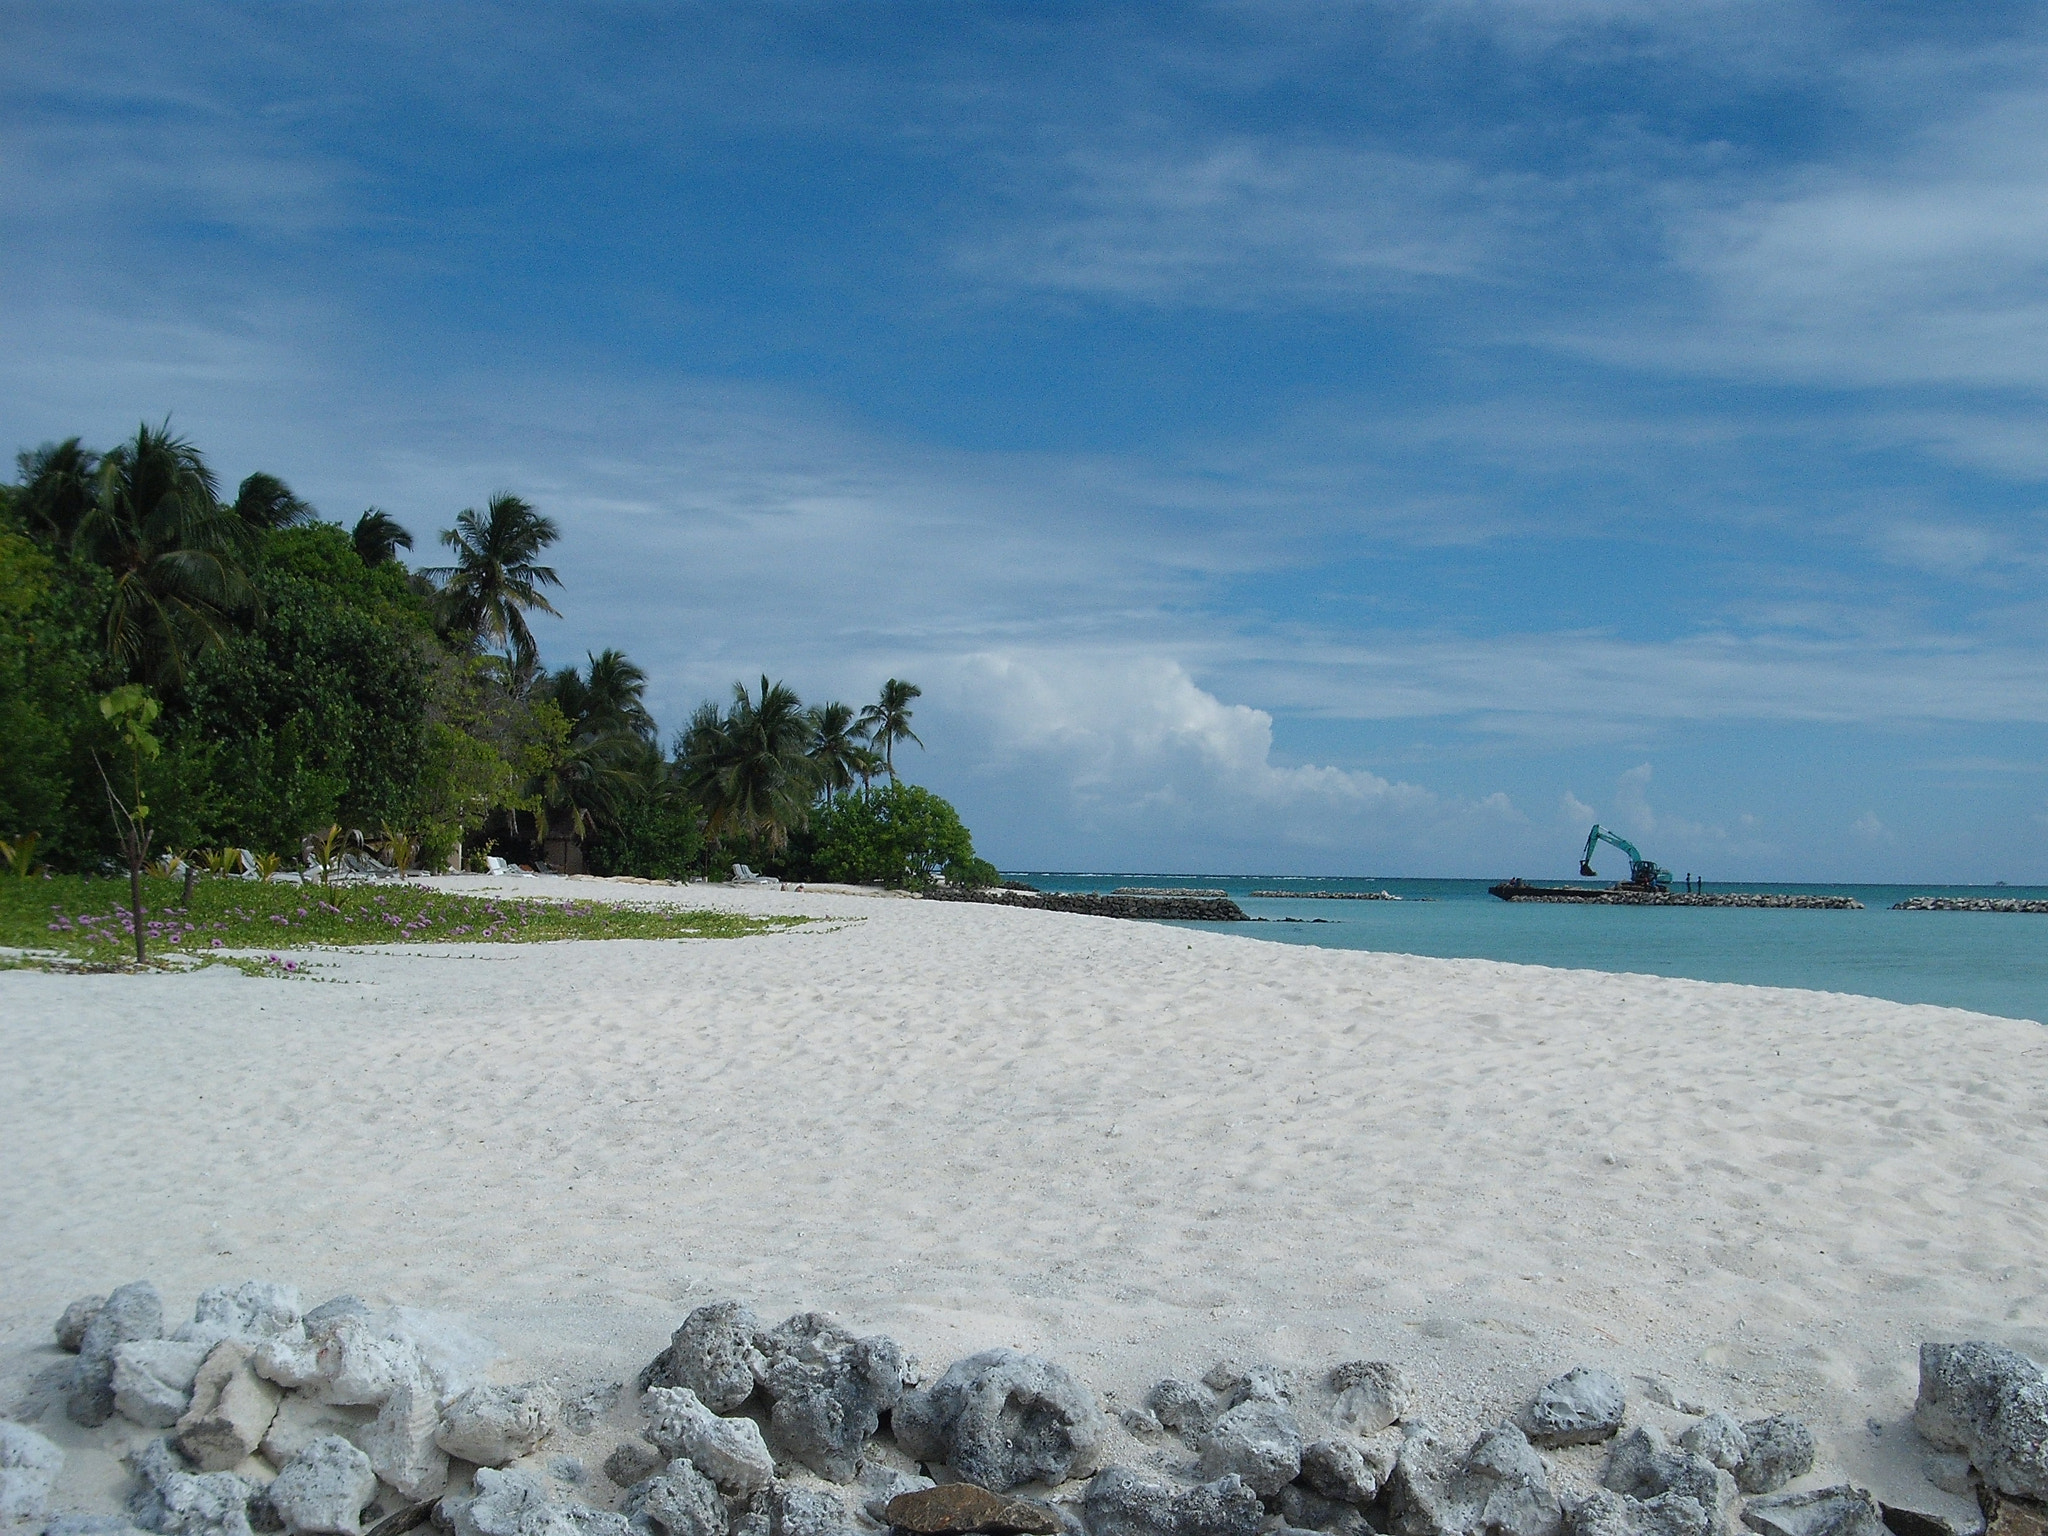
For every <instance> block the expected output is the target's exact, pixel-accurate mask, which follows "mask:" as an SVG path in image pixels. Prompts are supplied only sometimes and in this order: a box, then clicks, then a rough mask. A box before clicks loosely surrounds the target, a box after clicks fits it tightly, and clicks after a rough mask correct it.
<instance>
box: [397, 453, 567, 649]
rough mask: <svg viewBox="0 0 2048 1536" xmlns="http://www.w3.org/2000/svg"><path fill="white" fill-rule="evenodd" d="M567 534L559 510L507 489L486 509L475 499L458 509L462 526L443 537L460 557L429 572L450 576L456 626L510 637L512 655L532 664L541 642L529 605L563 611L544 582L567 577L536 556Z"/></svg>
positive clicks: (481, 636) (445, 591)
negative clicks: (531, 625)
mask: <svg viewBox="0 0 2048 1536" xmlns="http://www.w3.org/2000/svg"><path fill="white" fill-rule="evenodd" d="M561 536H562V535H561V530H560V529H559V528H557V527H556V526H555V521H554V519H553V518H550V517H542V516H541V515H540V513H538V512H536V511H534V510H533V508H532V507H530V506H528V505H527V504H526V503H525V502H524V501H521V500H520V499H519V498H518V497H517V496H513V495H510V494H508V493H505V492H500V493H499V494H498V495H496V496H493V497H492V498H491V499H490V502H489V504H488V505H487V507H486V508H485V510H484V511H483V512H482V513H479V512H477V511H476V509H475V508H473V507H472V508H468V509H466V510H464V511H463V512H461V513H460V514H458V515H457V517H456V519H455V526H454V527H453V528H447V529H443V530H442V533H441V542H442V543H443V544H445V545H447V546H448V547H449V548H450V549H452V550H454V551H455V564H453V565H450V566H441V567H439V568H437V569H435V570H431V571H428V572H427V573H426V574H427V575H429V576H432V577H436V578H438V579H439V580H440V581H441V583H442V586H441V595H442V601H443V603H444V604H445V605H446V611H447V618H448V623H449V625H450V627H451V628H453V629H455V630H456V631H458V632H460V633H463V634H467V635H473V636H475V637H476V639H477V640H479V641H493V642H495V643H497V644H499V645H502V646H503V647H504V648H505V656H506V660H507V661H508V662H518V661H525V662H527V663H528V664H529V665H530V664H531V662H532V660H533V657H534V655H535V653H536V651H537V650H538V647H537V646H536V645H535V644H534V639H533V631H532V630H530V629H528V628H527V627H526V610H527V609H529V608H538V609H539V610H540V611H541V612H542V613H555V609H554V605H553V604H551V603H550V602H549V601H548V600H547V599H546V598H545V597H543V596H542V595H541V591H540V589H541V588H542V587H559V586H560V585H561V584H562V581H561V578H560V577H559V576H557V575H556V574H555V573H554V571H553V570H552V569H550V568H549V567H548V566H545V565H536V564H534V561H535V559H536V558H537V557H538V556H539V555H540V553H541V551H542V550H544V549H546V548H547V547H548V546H549V545H550V544H552V543H554V542H555V540H556V539H558V538H560V537H561ZM555 617H557V618H560V617H561V615H560V614H558V613H555ZM514 670H515V671H516V670H517V668H516V667H515V668H514Z"/></svg>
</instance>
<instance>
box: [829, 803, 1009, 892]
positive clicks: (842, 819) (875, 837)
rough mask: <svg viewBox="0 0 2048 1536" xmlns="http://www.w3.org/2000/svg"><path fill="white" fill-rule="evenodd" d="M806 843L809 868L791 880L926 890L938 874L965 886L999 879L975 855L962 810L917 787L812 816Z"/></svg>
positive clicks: (834, 806) (832, 805)
mask: <svg viewBox="0 0 2048 1536" xmlns="http://www.w3.org/2000/svg"><path fill="white" fill-rule="evenodd" d="M811 843H812V847H811V853H810V865H811V867H810V869H809V870H807V871H803V872H801V873H799V874H797V876H796V878H812V879H819V880H839V881H847V882H852V883H860V884H870V883H873V882H876V881H879V882H880V883H882V884H883V885H889V886H917V885H929V884H931V883H932V880H933V878H934V877H935V876H938V875H944V876H945V877H946V879H947V880H949V881H951V880H959V881H961V882H962V883H964V884H990V883H993V881H994V880H995V879H996V878H997V876H996V872H995V870H994V869H993V868H992V867H991V866H990V865H989V864H988V863H987V862H986V861H985V860H982V859H979V858H976V857H975V853H974V841H973V839H972V838H971V837H970V836H969V835H968V831H967V828H966V827H964V826H962V825H961V823H960V813H959V812H958V811H956V810H954V809H953V807H952V806H951V805H949V804H947V803H946V802H945V801H944V800H942V799H940V798H939V797H938V796H937V795H935V794H933V793H932V792H931V791H930V790H928V789H925V788H923V787H921V786H919V785H916V784H901V783H894V784H889V785H886V786H884V787H883V788H881V789H877V790H872V791H870V792H869V793H867V794H865V795H849V796H847V797H846V798H845V799H843V800H840V801H837V802H836V803H834V804H831V805H828V806H825V807H824V808H823V809H822V810H819V811H816V812H813V813H812V816H811Z"/></svg>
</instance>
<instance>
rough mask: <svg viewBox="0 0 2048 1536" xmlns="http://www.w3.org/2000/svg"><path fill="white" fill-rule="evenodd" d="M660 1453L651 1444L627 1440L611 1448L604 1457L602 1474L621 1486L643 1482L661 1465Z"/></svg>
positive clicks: (658, 1469) (626, 1486) (627, 1486)
mask: <svg viewBox="0 0 2048 1536" xmlns="http://www.w3.org/2000/svg"><path fill="white" fill-rule="evenodd" d="M662 1459H663V1458H662V1454H661V1452H659V1451H657V1450H656V1449H655V1448H654V1447H653V1446H651V1445H646V1444H643V1443H641V1442H640V1441H638V1440H628V1441H626V1442H624V1443H623V1444H621V1445H617V1446H614V1447H613V1448H612V1453H611V1455H609V1456H607V1457H605V1459H604V1475H605V1476H606V1477H608V1478H610V1479H611V1480H612V1481H613V1482H614V1483H616V1484H617V1485H618V1486H619V1487H621V1488H630V1487H632V1486H633V1485H634V1484H635V1483H640V1482H645V1481H646V1480H647V1479H648V1478H650V1477H652V1476H654V1474H655V1473H657V1472H659V1471H660V1470H661V1467H662Z"/></svg>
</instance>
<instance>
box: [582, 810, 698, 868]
mask: <svg viewBox="0 0 2048 1536" xmlns="http://www.w3.org/2000/svg"><path fill="white" fill-rule="evenodd" d="M698 820H699V816H698V811H697V807H696V806H695V805H693V804H691V803H690V802H689V801H688V800H685V799H683V798H682V797H681V796H676V795H649V796H646V797H641V798H633V799H627V800H623V801H622V802H621V803H620V805H619V807H618V815H617V817H616V819H615V820H614V821H612V822H611V823H609V824H608V825H604V826H600V827H598V828H596V829H594V830H593V831H592V832H591V834H590V835H589V836H588V837H586V838H585V839H584V840H583V857H584V860H585V862H587V863H588V864H589V865H590V872H591V873H592V874H594V875H644V876H645V877H646V878H648V879H650V880H683V879H687V878H688V877H689V876H691V875H693V874H695V873H696V872H697V861H698V859H699V857H700V856H701V855H702V853H703V849H704V837H703V833H702V831H701V830H700V829H699V826H698Z"/></svg>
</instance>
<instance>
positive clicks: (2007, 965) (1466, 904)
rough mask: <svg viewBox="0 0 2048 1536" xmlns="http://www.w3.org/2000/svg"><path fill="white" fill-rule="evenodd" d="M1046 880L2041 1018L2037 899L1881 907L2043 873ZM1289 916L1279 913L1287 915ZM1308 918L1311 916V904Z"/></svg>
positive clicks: (1561, 962) (1334, 933)
mask: <svg viewBox="0 0 2048 1536" xmlns="http://www.w3.org/2000/svg"><path fill="white" fill-rule="evenodd" d="M1011 878H1014V879H1019V880H1024V881H1028V882H1029V883H1030V884H1032V885H1035V886H1038V887H1040V888H1041V889H1043V890H1049V891H1110V890H1114V889H1116V888H1117V887H1118V886H1151V887H1162V888H1163V887H1188V888H1196V889H1208V890H1222V891H1227V892H1229V893H1230V895H1232V896H1233V897H1235V898H1236V899H1237V901H1238V903H1239V905H1241V906H1242V907H1243V908H1244V909H1245V911H1246V912H1247V913H1248V914H1250V915H1251V916H1252V917H1255V918H1263V919H1265V920H1266V921H1264V922H1261V923H1258V924H1255V925H1242V924H1234V923H1233V924H1201V925H1198V926H1201V927H1205V928H1213V929H1216V930H1217V931H1222V932H1229V933H1239V934H1244V935H1246V936H1248V937H1252V938H1259V939H1269V940H1273V941H1275V942H1278V943H1285V944H1316V945H1322V946H1325V947H1327V948H1330V949H1378V950H1391V951H1396V952H1399V953H1402V954H1410V955H1438V956H1443V957H1446V958H1473V959H1480V960H1512V961H1517V962H1520V963H1523V964H1527V965H1556V966H1567V967H1571V968H1574V969H1580V970H1593V971H1633V972H1641V973H1644V974H1648V975H1652V976H1686V977H1691V978H1692V979H1694V980H1696V981H1736V982H1748V983H1751V984H1753V985H1757V986H1769V987H1808V988H1812V989H1814V990H1817V991H1822V992H1855V993H1860V994H1862V995H1864V996H1867V997H1884V998H1890V999H1892V1000H1894V1001H1896V1002H1902V1003H1940V1004H1944V1005H1946V1006H1948V1007H1952V1008H1969V1009H1974V1010H1976V1011H1977V1012H1980V1013H1996V1014H2003V1015H2005V1016H2007V1017H2009V1018H2018V1019H2033V1020H2037V1021H2038V1020H2043V1019H2048V913H2040V914H2033V913H2002V912H1998V913H1994V912H1894V911H1891V910H1890V908H1891V906H1892V904H1893V903H1894V902H1898V901H1904V900H1905V899H1906V898H1907V897H1909V896H1994V897H1996V896H2014V897H2021V898H2026V899H2032V900H2048V887H2033V886H1997V887H1991V886H1938V885H1763V884H1747V885H1722V884H1709V885H1708V886H1707V887H1706V889H1707V890H1709V891H1735V890H1744V891H1778V892H1788V893H1790V892H1798V893H1805V894H1814V895H1827V896H1837V895H1839V896H1853V897H1855V898H1856V900H1858V901H1860V902H1862V903H1863V905H1864V907H1865V908H1866V910H1864V911H1862V912H1796V911H1794V912H1787V911H1770V910H1766V909H1745V908H1732V909H1717V908H1689V907H1577V906H1548V905H1543V904H1539V903H1535V902H1514V903H1509V902H1504V901H1498V900H1496V899H1495V898H1493V897H1491V896H1489V895H1487V894H1486V887H1487V886H1488V884H1489V883H1491V882H1488V881H1485V880H1392V879H1388V880H1307V879H1292V878H1284V877H1280V876H1272V875H1144V874H1064V873H1046V872H1043V871H1040V872H1036V873H1033V872H1021V873H1019V874H1016V875H1014V876H1012V877H1011ZM1254 890H1303V891H1307V890H1325V891H1367V890H1374V891H1376V890H1387V891H1391V892H1393V893H1394V894H1395V895H1397V896H1399V897H1401V898H1402V899H1401V900H1400V901H1317V900H1313V899H1291V900H1273V899H1259V900H1254V899H1252V898H1251V896H1250V894H1249V893H1250V892H1252V891H1254ZM1290 918H1291V919H1296V921H1292V922H1289V921H1286V919H1290ZM1318 918H1320V919H1323V921H1321V922H1317V921H1314V920H1315V919H1318Z"/></svg>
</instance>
